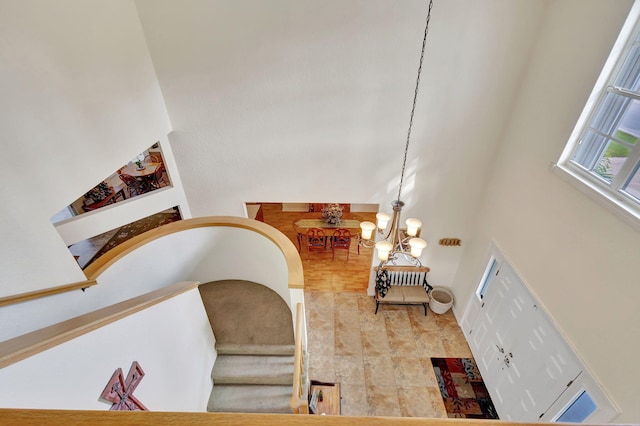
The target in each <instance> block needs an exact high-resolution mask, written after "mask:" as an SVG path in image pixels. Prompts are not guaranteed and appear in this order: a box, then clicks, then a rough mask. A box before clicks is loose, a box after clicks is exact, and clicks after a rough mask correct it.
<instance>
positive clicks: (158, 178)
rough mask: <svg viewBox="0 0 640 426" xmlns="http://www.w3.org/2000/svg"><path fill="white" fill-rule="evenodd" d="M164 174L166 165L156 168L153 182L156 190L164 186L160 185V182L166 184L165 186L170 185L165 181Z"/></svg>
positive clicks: (162, 164)
mask: <svg viewBox="0 0 640 426" xmlns="http://www.w3.org/2000/svg"><path fill="white" fill-rule="evenodd" d="M164 174H165V168H164V163H160V165H158V167H157V168H156V171H155V172H154V173H153V181H152V182H151V184H152V185H153V186H154V187H155V188H160V187H161V186H162V185H160V182H164V184H165V186H166V185H168V183H167V181H166V180H165V179H164Z"/></svg>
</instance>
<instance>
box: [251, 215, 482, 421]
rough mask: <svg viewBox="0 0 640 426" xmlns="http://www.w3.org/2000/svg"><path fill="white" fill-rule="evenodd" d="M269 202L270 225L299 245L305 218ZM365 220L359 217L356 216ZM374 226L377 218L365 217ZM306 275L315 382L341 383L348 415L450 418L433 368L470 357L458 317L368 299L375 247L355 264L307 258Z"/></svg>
mask: <svg viewBox="0 0 640 426" xmlns="http://www.w3.org/2000/svg"><path fill="white" fill-rule="evenodd" d="M281 210H282V209H281V204H263V213H264V221H265V222H266V223H268V224H270V225H272V226H274V227H275V228H277V229H279V230H280V231H282V232H283V233H284V234H286V235H287V236H288V237H289V238H290V239H291V241H293V242H294V244H296V245H297V241H296V234H295V232H294V230H293V226H292V224H293V222H294V221H295V220H296V219H299V218H300V213H299V212H282V211H281ZM358 214H359V213H358ZM362 216H363V218H364V217H366V219H367V220H371V221H372V222H375V213H369V214H362ZM300 255H301V258H302V262H303V267H304V276H305V292H304V294H305V306H306V310H305V315H306V318H307V334H308V347H307V350H308V353H309V378H310V379H312V380H318V381H322V382H338V383H340V389H341V393H342V395H341V396H342V398H341V403H342V415H345V416H395V417H400V416H401V417H445V418H446V417H447V412H446V410H445V406H444V402H443V400H442V397H441V395H440V388H439V386H438V383H437V381H436V376H435V372H434V370H433V366H432V365H431V358H432V357H434V358H436V357H442V358H447V357H456V358H471V357H472V355H471V350H470V349H469V346H468V345H467V342H466V340H465V337H464V335H463V333H462V330H461V329H460V327H459V326H458V324H457V322H456V319H455V317H454V315H453V313H452V311H448V312H447V313H445V314H442V315H437V314H434V313H433V312H431V311H430V312H429V314H428V315H427V316H424V311H423V310H422V306H398V305H390V306H387V305H385V306H382V307H381V308H380V311H379V312H378V314H377V315H376V314H374V311H375V302H374V300H373V298H372V297H371V296H368V295H367V291H366V290H367V285H368V281H369V271H370V270H371V265H372V256H373V250H372V249H362V248H361V251H360V256H358V254H357V249H356V248H355V247H352V248H351V253H350V256H349V261H348V262H345V259H346V256H345V255H344V254H342V253H341V258H340V259H338V258H336V260H335V261H334V262H332V261H331V252H330V251H328V252H327V253H313V252H312V253H308V252H307V251H306V250H305V249H304V248H303V249H302V252H301V254H300Z"/></svg>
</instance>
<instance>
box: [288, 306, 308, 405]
mask: <svg viewBox="0 0 640 426" xmlns="http://www.w3.org/2000/svg"><path fill="white" fill-rule="evenodd" d="M304 322H305V320H304V308H303V306H302V303H298V304H297V305H296V342H295V352H294V362H293V392H292V395H291V400H290V401H289V406H290V407H291V411H293V414H309V399H308V397H307V395H305V394H304V389H305V386H304V383H303V380H304V371H303V370H304V364H305V362H304V347H303V334H304Z"/></svg>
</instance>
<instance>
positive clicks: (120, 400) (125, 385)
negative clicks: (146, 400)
mask: <svg viewBox="0 0 640 426" xmlns="http://www.w3.org/2000/svg"><path fill="white" fill-rule="evenodd" d="M143 377H144V371H142V367H140V364H138V361H133V363H132V364H131V368H130V369H129V374H127V378H126V379H125V378H124V375H123V374H122V368H118V369H117V370H116V371H115V372H114V373H113V376H111V379H110V380H109V382H108V383H107V386H106V387H105V388H104V390H103V391H102V394H100V398H99V400H100V401H103V402H111V403H112V405H111V408H110V409H109V410H111V411H149V409H148V408H147V407H145V406H144V405H143V404H142V403H141V402H140V401H138V399H137V398H136V397H135V396H133V391H134V390H136V388H137V387H138V385H139V384H140V381H141V380H142V378H143Z"/></svg>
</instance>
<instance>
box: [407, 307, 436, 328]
mask: <svg viewBox="0 0 640 426" xmlns="http://www.w3.org/2000/svg"><path fill="white" fill-rule="evenodd" d="M435 317H436V315H435V314H434V313H432V312H429V314H428V315H427V316H426V317H425V316H424V315H423V313H422V312H416V311H415V310H412V311H409V322H410V323H411V329H412V330H413V332H414V333H425V332H439V331H440V329H439V327H438V321H437V320H436V318H435Z"/></svg>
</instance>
